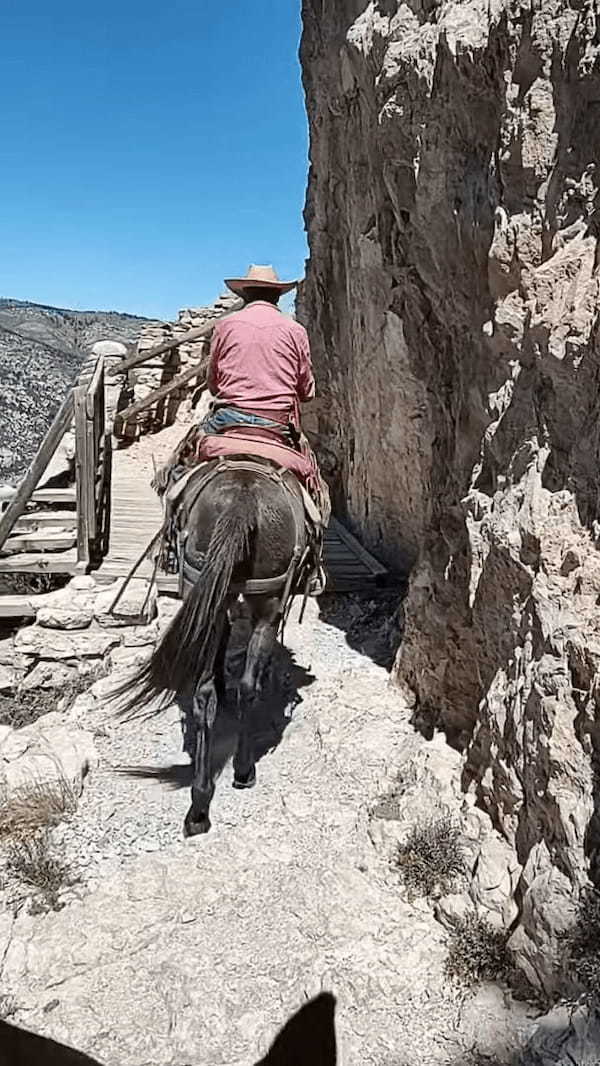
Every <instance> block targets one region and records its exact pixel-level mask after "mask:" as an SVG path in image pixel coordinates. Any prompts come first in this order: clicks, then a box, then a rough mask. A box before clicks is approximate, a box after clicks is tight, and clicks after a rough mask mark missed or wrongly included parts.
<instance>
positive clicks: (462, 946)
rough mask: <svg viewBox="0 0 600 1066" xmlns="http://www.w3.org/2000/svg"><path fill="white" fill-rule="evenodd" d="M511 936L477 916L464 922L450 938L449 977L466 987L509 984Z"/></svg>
mask: <svg viewBox="0 0 600 1066" xmlns="http://www.w3.org/2000/svg"><path fill="white" fill-rule="evenodd" d="M508 936H509V934H508V933H507V932H506V931H504V930H499V929H495V928H494V927H493V925H491V924H490V922H488V921H486V920H485V918H478V917H477V916H476V915H475V914H473V915H469V916H468V917H466V918H461V919H460V920H459V921H458V922H457V923H456V925H455V926H454V928H453V929H452V932H451V934H450V942H449V945H448V957H447V959H446V967H445V969H446V974H447V975H448V977H454V978H457V979H458V980H459V981H462V982H463V983H464V984H467V985H476V984H479V982H480V981H507V980H508V979H509V977H510V975H511V972H512V964H511V957H510V952H509V950H508V944H507V942H508Z"/></svg>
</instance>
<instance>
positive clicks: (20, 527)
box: [14, 511, 77, 533]
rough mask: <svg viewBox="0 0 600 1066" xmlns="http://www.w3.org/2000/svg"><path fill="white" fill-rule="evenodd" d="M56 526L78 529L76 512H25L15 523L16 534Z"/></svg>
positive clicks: (58, 527)
mask: <svg viewBox="0 0 600 1066" xmlns="http://www.w3.org/2000/svg"><path fill="white" fill-rule="evenodd" d="M47 526H55V527H56V528H57V529H76V528H77V515H76V514H75V511H25V514H23V515H21V517H20V518H19V519H17V521H16V522H15V525H14V532H15V533H23V532H25V531H26V530H29V529H39V528H42V529H44V528H46V527H47Z"/></svg>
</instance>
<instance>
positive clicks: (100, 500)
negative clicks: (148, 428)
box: [73, 356, 112, 568]
mask: <svg viewBox="0 0 600 1066" xmlns="http://www.w3.org/2000/svg"><path fill="white" fill-rule="evenodd" d="M73 411H74V416H75V488H76V494H77V562H78V565H79V566H80V567H81V568H87V566H88V565H89V563H90V562H92V561H94V560H95V559H96V558H97V557H98V556H99V555H103V554H104V553H105V551H106V547H107V541H108V534H109V526H110V473H111V455H112V447H111V439H110V432H107V430H106V410H105V398H104V360H103V358H102V356H100V357H99V358H98V359H97V360H96V363H95V365H94V367H93V370H92V371H91V373H90V370H89V368H87V373H86V370H85V369H84V371H83V372H82V374H81V375H80V376H79V379H78V383H77V385H76V386H75V388H74V389H73Z"/></svg>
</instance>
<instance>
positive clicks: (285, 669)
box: [118, 642, 315, 789]
mask: <svg viewBox="0 0 600 1066" xmlns="http://www.w3.org/2000/svg"><path fill="white" fill-rule="evenodd" d="M243 663H244V648H243V647H240V646H239V643H238V642H236V644H234V646H233V649H232V651H231V652H230V653H229V654H228V658H227V679H228V692H227V703H226V705H225V706H224V707H221V708H220V709H219V713H218V714H217V718H216V721H215V725H214V728H213V735H212V771H213V776H214V778H215V780H216V779H217V778H218V777H219V776H220V775H221V774H222V772H223V770H224V768H225V766H226V765H227V763H228V762H229V760H230V759H232V758H233V755H234V752H235V749H236V745H237V739H238V732H239V719H238V713H237V700H236V689H235V686H236V683H237V681H238V680H239V677H240V676H241V673H242V670H243ZM314 680H315V676H314V675H313V674H310V673H309V672H308V671H307V670H305V669H304V668H303V667H301V666H299V665H298V664H297V663H296V662H295V661H294V659H293V657H292V655H291V654H290V652H289V651H288V649H287V648H285V647H282V646H281V645H280V644H278V645H277V646H276V649H275V652H274V655H273V661H272V666H271V676H270V680H269V681H268V683H266V684H265V687H264V689H263V692H262V694H261V695H260V696H259V697H258V699H257V700H256V704H255V706H254V710H253V717H252V725H253V728H252V735H253V739H254V750H255V755H256V762H257V763H258V762H259V761H260V760H261V759H262V758H263V757H264V756H265V755H267V754H268V753H269V752H271V751H274V750H275V748H277V747H278V745H279V744H280V743H281V739H282V737H283V734H284V732H285V730H286V728H287V726H288V725H289V723H290V721H291V719H292V714H293V711H294V710H295V708H296V707H297V706H298V705H299V704H300V703H302V696H301V689H303V688H306V687H307V686H308V685H311V684H312V683H313V681H314ZM177 702H178V704H179V707H180V709H181V715H182V732H183V751H184V752H185V753H186V754H187V755H189V756H190V759H191V758H192V755H193V752H192V750H191V738H192V737H193V729H192V728H191V723H192V689H191V686H190V690H189V691H187V692H184V693H183V694H182V695H181V697H180V698H179V699H178V701H177ZM118 772H119V773H120V774H123V775H125V776H127V777H134V778H145V779H147V780H154V781H159V782H161V783H162V784H164V785H166V786H167V787H169V788H172V789H180V788H189V787H190V785H191V782H192V764H191V762H189V763H184V764H181V763H172V764H171V765H167V766H127V767H121V768H120V769H119V771H118Z"/></svg>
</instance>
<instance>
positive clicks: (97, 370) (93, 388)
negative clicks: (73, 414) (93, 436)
mask: <svg viewBox="0 0 600 1066" xmlns="http://www.w3.org/2000/svg"><path fill="white" fill-rule="evenodd" d="M103 391H104V358H103V356H99V358H98V359H97V360H96V365H95V366H94V372H93V374H92V377H91V379H90V383H89V385H88V389H87V396H86V410H87V416H88V418H94V415H95V412H96V397H97V396H99V395H100V393H101V392H103Z"/></svg>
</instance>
